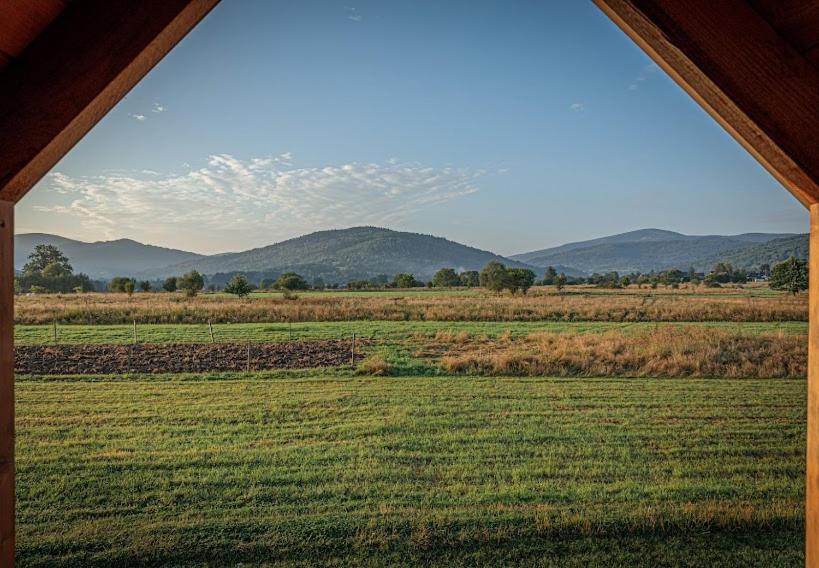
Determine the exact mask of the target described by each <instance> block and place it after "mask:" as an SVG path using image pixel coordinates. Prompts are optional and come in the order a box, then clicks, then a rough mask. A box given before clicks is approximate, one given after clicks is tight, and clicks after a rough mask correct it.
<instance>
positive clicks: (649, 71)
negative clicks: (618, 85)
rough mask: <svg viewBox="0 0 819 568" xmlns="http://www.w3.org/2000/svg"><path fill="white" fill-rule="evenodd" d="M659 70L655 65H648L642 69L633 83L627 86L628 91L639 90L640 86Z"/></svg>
mask: <svg viewBox="0 0 819 568" xmlns="http://www.w3.org/2000/svg"><path fill="white" fill-rule="evenodd" d="M659 69H660V68H659V67H658V66H657V64H656V63H649V64H648V65H646V66H645V67H643V70H642V71H640V73H639V74H638V75H637V77H635V79H634V81H632V82H631V84H629V86H628V90H629V91H636V90H637V89H639V88H640V85H641V84H642V83H645V82H646V81H648V78H649V77H650V76H651V75H653V74H654V73H656V72H657V71H658V70H659Z"/></svg>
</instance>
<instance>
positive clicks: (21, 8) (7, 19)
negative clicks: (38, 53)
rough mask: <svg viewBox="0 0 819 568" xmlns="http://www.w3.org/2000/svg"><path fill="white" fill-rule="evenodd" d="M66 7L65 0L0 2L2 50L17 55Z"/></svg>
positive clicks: (0, 43) (7, 0) (0, 46)
mask: <svg viewBox="0 0 819 568" xmlns="http://www.w3.org/2000/svg"><path fill="white" fill-rule="evenodd" d="M63 8H65V1H64V0H3V1H2V2H0V51H3V52H5V53H6V54H7V55H9V56H11V57H17V56H19V55H20V54H21V53H23V50H24V49H25V48H26V46H27V45H28V44H30V43H31V42H32V41H33V40H34V38H36V37H37V36H38V35H39V34H40V32H42V31H43V29H45V27H46V26H47V25H48V24H50V23H51V22H52V21H53V20H54V18H56V17H57V16H58V15H59V13H60V12H62V11H63Z"/></svg>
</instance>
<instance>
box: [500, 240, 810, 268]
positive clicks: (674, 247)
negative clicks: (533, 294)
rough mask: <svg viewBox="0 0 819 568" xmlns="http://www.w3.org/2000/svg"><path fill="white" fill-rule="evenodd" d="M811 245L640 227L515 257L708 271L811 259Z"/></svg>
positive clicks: (543, 261)
mask: <svg viewBox="0 0 819 568" xmlns="http://www.w3.org/2000/svg"><path fill="white" fill-rule="evenodd" d="M807 242H808V237H807V235H796V234H793V233H743V234H740V235H729V236H724V235H702V236H700V235H684V234H682V233H676V232H674V231H665V230H661V229H640V230H638V231H630V232H628V233H620V234H617V235H612V236H608V237H601V238H597V239H591V240H588V241H582V242H576V243H569V244H565V245H561V246H558V247H553V248H548V249H542V250H536V251H533V252H527V253H523V254H517V255H513V256H512V257H511V258H512V259H514V260H517V261H520V262H525V263H527V264H532V265H534V266H537V267H540V268H545V267H547V266H557V265H567V266H571V267H573V268H575V269H577V270H581V271H583V272H585V273H593V272H599V273H603V272H610V271H617V272H620V273H630V272H650V271H652V270H655V271H661V270H666V269H669V268H677V269H680V270H688V268H689V267H690V266H694V268H696V269H697V270H698V271H707V270H710V269H711V268H712V267H713V266H714V264H716V263H717V262H720V261H723V262H732V263H733V264H734V265H735V266H737V267H739V268H756V267H758V266H759V265H760V264H761V263H763V262H765V263H769V264H773V263H775V262H779V261H781V260H785V259H786V258H788V257H789V256H790V255H791V254H794V255H795V256H799V257H802V258H806V257H807ZM803 244H804V246H802V245H803Z"/></svg>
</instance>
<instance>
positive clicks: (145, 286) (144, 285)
mask: <svg viewBox="0 0 819 568" xmlns="http://www.w3.org/2000/svg"><path fill="white" fill-rule="evenodd" d="M139 289H140V290H142V291H143V292H150V291H151V282H150V281H148V280H143V281H142V282H140V283H139Z"/></svg>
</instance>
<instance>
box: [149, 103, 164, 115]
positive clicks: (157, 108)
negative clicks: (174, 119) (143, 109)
mask: <svg viewBox="0 0 819 568" xmlns="http://www.w3.org/2000/svg"><path fill="white" fill-rule="evenodd" d="M151 112H153V113H155V114H159V113H162V112H165V107H164V106H162V105H161V104H159V103H154V107H153V108H152V109H151Z"/></svg>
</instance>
